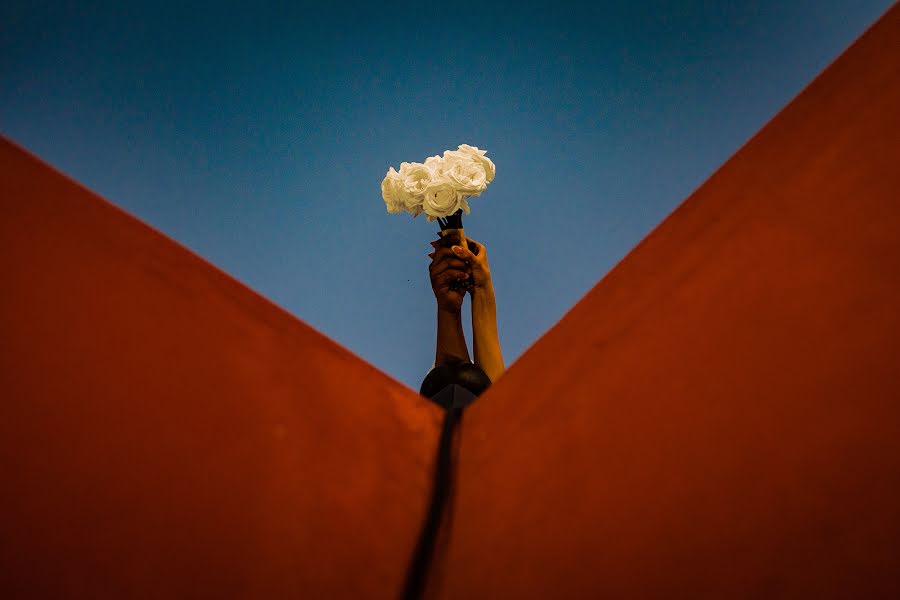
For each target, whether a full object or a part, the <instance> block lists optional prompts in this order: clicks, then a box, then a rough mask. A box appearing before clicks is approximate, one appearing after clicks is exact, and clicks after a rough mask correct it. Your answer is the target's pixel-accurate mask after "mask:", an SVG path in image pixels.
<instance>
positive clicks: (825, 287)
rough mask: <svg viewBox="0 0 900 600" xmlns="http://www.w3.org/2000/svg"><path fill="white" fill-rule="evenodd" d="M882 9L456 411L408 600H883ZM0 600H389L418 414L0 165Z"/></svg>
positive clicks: (887, 459) (425, 451) (426, 483)
mask: <svg viewBox="0 0 900 600" xmlns="http://www.w3.org/2000/svg"><path fill="white" fill-rule="evenodd" d="M898 39H900V9H898V8H897V7H896V6H895V7H894V8H893V9H892V10H891V11H890V12H889V13H888V14H887V15H886V16H885V17H883V18H882V19H881V21H880V22H879V23H878V24H877V25H876V26H875V27H874V28H873V29H871V30H870V31H868V32H867V33H866V34H865V35H864V36H863V37H862V38H861V39H860V40H859V41H858V42H857V43H856V44H854V45H853V46H852V47H851V48H850V50H848V51H847V52H846V53H845V54H844V55H843V56H842V57H841V58H840V59H839V60H838V61H836V62H835V63H834V64H833V65H832V66H831V67H829V68H828V69H827V70H826V71H825V73H823V74H822V75H821V76H820V77H819V78H817V79H816V81H815V82H813V84H812V85H811V86H810V87H809V88H807V89H806V90H805V91H804V92H803V93H802V94H801V95H800V96H799V97H798V98H797V99H796V100H795V101H794V102H792V103H791V104H790V105H789V106H788V107H787V108H786V109H785V110H784V111H782V112H781V113H780V114H779V115H778V116H777V117H776V118H775V119H774V120H773V121H772V122H771V123H769V124H768V125H767V126H766V127H765V128H764V129H763V130H762V131H761V132H760V133H759V134H758V135H757V136H756V137H754V138H753V139H752V140H751V141H750V142H749V143H748V144H747V145H746V146H745V147H744V148H743V149H742V150H741V151H740V152H738V153H737V154H736V155H735V156H734V157H733V158H732V159H731V160H729V161H728V162H727V163H726V164H725V165H724V166H723V167H722V168H721V169H720V170H719V171H718V172H717V173H716V174H715V175H714V176H713V177H712V178H711V179H710V180H709V181H708V182H707V183H706V184H705V185H704V186H703V187H701V188H700V189H699V190H698V191H697V192H696V193H695V194H694V195H693V196H692V197H691V198H689V199H688V200H687V201H686V202H685V203H684V204H683V205H682V206H681V207H680V208H679V209H678V210H677V211H676V212H675V213H673V214H672V215H671V216H670V217H669V218H668V219H666V221H665V222H664V223H663V224H662V225H660V226H659V227H658V228H657V229H656V230H655V231H654V232H653V233H652V234H651V235H650V236H649V237H648V238H647V239H645V240H644V241H643V242H642V243H641V244H640V245H639V246H638V247H637V248H636V249H635V250H634V251H633V252H632V253H631V254H629V256H628V257H627V258H626V259H625V260H623V262H622V263H621V264H620V265H619V266H618V267H617V268H616V269H614V270H613V272H612V273H610V275H609V276H607V277H606V278H604V279H603V280H602V281H601V282H600V283H599V284H598V285H597V286H596V287H595V288H594V289H593V290H592V291H591V292H590V293H589V294H588V295H587V296H586V297H585V298H584V299H582V300H581V301H580V302H579V303H578V304H577V305H576V306H575V307H574V308H573V309H572V311H570V312H569V314H568V315H566V317H565V318H564V319H563V320H562V321H561V322H560V323H559V324H558V325H557V326H556V327H554V328H553V329H552V330H551V331H550V332H548V333H547V334H546V335H545V336H544V337H543V338H541V340H539V341H538V342H537V343H536V344H535V345H534V346H533V347H532V348H531V349H530V350H529V351H528V352H527V353H526V354H525V355H524V356H523V357H522V358H521V359H520V360H519V361H517V362H516V363H515V364H514V365H512V366H511V368H510V369H509V371H508V372H507V373H506V374H505V375H504V377H503V378H502V379H501V380H499V381H498V382H497V383H496V384H495V385H494V386H493V387H492V388H491V389H490V390H488V391H487V392H486V393H485V395H484V396H483V397H482V398H481V399H480V400H479V401H478V402H477V403H476V404H475V405H473V406H472V407H471V408H470V409H469V410H468V412H467V414H466V416H465V419H464V423H463V427H462V436H461V440H460V442H461V443H460V447H459V452H460V471H459V473H458V478H457V485H458V494H457V496H456V497H455V498H454V499H453V502H452V506H453V513H452V515H451V517H452V518H451V519H450V520H449V522H448V525H449V527H448V528H447V529H446V530H445V534H446V535H445V537H444V538H443V540H442V546H441V547H439V548H438V550H439V552H438V555H437V556H438V562H437V564H436V565H435V566H436V567H437V568H436V570H435V571H433V572H432V577H431V579H430V586H429V592H430V595H432V596H434V597H446V598H471V597H476V598H477V597H487V598H527V597H535V598H538V597H540V598H544V597H599V596H603V597H641V598H644V597H665V598H671V597H698V596H704V597H718V598H722V597H725V598H731V597H760V596H762V597H770V596H779V597H785V596H786V597H807V596H808V597H817V598H819V597H827V596H840V597H897V596H900V578H898V576H897V575H896V571H897V569H896V565H897V562H898V558H900V509H898V506H900V359H898V357H900V310H898V308H897V307H898V306H900V275H898V274H900V192H898V190H900V161H898V156H900V111H898V110H897V107H898V106H900V45H898V44H897V40H898ZM0 202H2V209H3V217H2V218H0V268H2V275H3V282H4V283H3V286H4V287H3V289H2V293H0V395H2V398H0V485H2V488H0V490H2V493H0V595H2V596H3V597H85V596H88V597H115V598H122V597H167V598H168V597H186V596H190V597H195V596H204V597H248V598H260V597H263V598H271V597H308V598H333V597H354V598H357V597H395V596H396V594H397V593H398V592H399V590H400V589H401V584H402V581H403V575H404V570H405V569H406V566H407V564H408V561H409V558H410V554H411V552H412V549H413V545H414V542H415V538H416V534H417V532H418V528H419V526H420V524H421V521H422V517H423V515H424V509H425V503H426V499H427V498H428V494H429V492H430V483H431V482H430V475H431V472H430V469H431V465H432V459H433V452H434V449H435V446H436V441H437V434H438V429H439V421H440V416H441V415H440V413H439V410H438V409H437V408H436V406H434V405H432V404H430V403H428V402H427V401H425V400H424V399H422V398H421V397H419V396H418V395H417V394H415V393H414V392H413V391H412V390H409V389H408V388H406V387H404V386H402V385H400V384H399V383H397V382H395V381H393V380H391V379H390V378H388V377H386V376H385V375H383V374H382V373H380V372H379V371H377V370H376V369H374V368H372V367H371V366H369V365H367V364H366V363H364V362H363V361H361V360H359V359H357V358H356V357H354V356H353V355H352V354H350V353H348V352H347V351H346V350H344V349H343V348H341V347H339V346H338V345H336V344H335V343H333V342H331V341H330V340H328V339H327V338H325V337H324V336H322V335H320V334H318V333H317V332H315V331H313V330H312V329H310V328H309V327H307V326H305V325H304V324H302V323H300V322H298V321H297V320H295V319H294V318H292V317H291V316H289V315H287V314H286V313H284V312H283V311H281V310H279V309H278V308H277V307H275V306H273V305H272V304H270V303H269V302H267V301H266V300H264V299H263V298H261V297H259V296H258V295H256V294H254V293H253V292H251V291H250V290H248V289H247V288H245V287H244V286H242V285H241V284H239V283H238V282H236V281H234V280H233V279H231V278H229V277H228V276H226V275H224V274H222V273H221V272H219V271H218V270H216V269H215V268H214V267H212V266H211V265H209V264H207V263H205V262H204V261H202V260H201V259H199V258H197V257H196V256H194V255H193V254H191V253H190V252H188V251H186V250H185V249H183V248H182V247H180V246H178V245H177V244H175V243H174V242H172V241H170V240H168V239H166V238H165V237H163V236H161V235H160V234H158V233H157V232H155V231H154V230H152V229H151V228H149V227H147V226H145V225H143V224H141V223H139V222H137V221H136V220H134V219H133V218H131V217H129V216H128V215H126V214H124V213H123V212H121V211H120V210H118V209H116V208H115V207H113V206H112V205H110V204H108V203H106V202H105V201H103V200H102V199H100V198H98V197H97V196H95V195H93V194H91V193H90V192H88V191H87V190H85V189H83V188H81V187H79V186H78V185H77V184H75V183H73V182H72V181H70V180H68V179H66V178H65V177H63V176H61V175H59V174H58V173H56V172H55V171H53V170H52V169H50V168H49V167H47V166H46V165H44V164H42V163H41V162H39V161H38V160H37V159H35V158H33V157H31V156H30V155H28V154H26V153H24V152H23V151H22V150H20V149H18V148H17V147H15V146H14V145H12V144H10V143H9V142H6V141H3V142H0Z"/></svg>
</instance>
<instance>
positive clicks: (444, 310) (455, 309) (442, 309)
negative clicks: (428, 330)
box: [437, 304, 462, 317]
mask: <svg viewBox="0 0 900 600" xmlns="http://www.w3.org/2000/svg"><path fill="white" fill-rule="evenodd" d="M437 309H438V316H442V315H443V316H448V317H459V316H460V315H461V314H462V305H460V306H442V305H440V304H438V307H437Z"/></svg>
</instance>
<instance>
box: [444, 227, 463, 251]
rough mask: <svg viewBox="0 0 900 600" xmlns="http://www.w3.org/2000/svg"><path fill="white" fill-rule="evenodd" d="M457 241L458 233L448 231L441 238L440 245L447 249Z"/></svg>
mask: <svg viewBox="0 0 900 600" xmlns="http://www.w3.org/2000/svg"><path fill="white" fill-rule="evenodd" d="M459 239H460V238H459V232H458V231H449V232H447V233H444V234H443V235H442V236H441V245H442V246H447V247H448V248H449V247H450V246H452V245H453V244H458V243H459Z"/></svg>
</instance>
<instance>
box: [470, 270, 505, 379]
mask: <svg viewBox="0 0 900 600" xmlns="http://www.w3.org/2000/svg"><path fill="white" fill-rule="evenodd" d="M472 339H473V342H472V349H473V351H474V353H475V364H476V365H477V366H478V367H480V368H481V370H482V371H484V372H485V373H487V376H488V377H490V379H491V381H492V382H494V381H497V379H498V378H499V377H500V375H502V374H503V371H504V367H503V353H502V352H501V351H500V335H499V332H498V331H497V301H496V298H495V296H494V287H493V285H491V284H488V285H487V286H486V287H484V288H479V289H476V290H474V291H473V292H472Z"/></svg>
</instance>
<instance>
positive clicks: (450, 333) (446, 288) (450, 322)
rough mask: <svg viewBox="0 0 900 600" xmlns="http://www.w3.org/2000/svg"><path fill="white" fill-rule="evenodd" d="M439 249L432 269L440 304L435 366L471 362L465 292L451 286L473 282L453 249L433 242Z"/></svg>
mask: <svg viewBox="0 0 900 600" xmlns="http://www.w3.org/2000/svg"><path fill="white" fill-rule="evenodd" d="M431 245H432V246H434V247H435V250H434V252H432V253H430V254H429V255H428V256H430V257H431V259H432V260H431V265H430V266H429V267H428V271H429V275H430V277H431V288H432V291H433V292H434V297H435V300H436V301H437V343H436V347H435V356H434V363H435V365H441V364H444V363H447V362H470V361H469V349H468V348H467V347H466V338H465V335H464V333H463V326H462V316H461V314H460V312H461V308H462V302H463V299H464V298H465V289H451V285H450V284H451V282H453V281H457V280H465V279H468V278H469V276H470V275H469V273H468V270H469V269H468V266H467V265H466V263H465V262H464V261H462V260H460V259H459V258H457V257H456V255H455V254H454V253H453V252H452V251H451V250H450V249H449V248H445V247H441V246H440V243H439V242H432V243H431Z"/></svg>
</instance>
